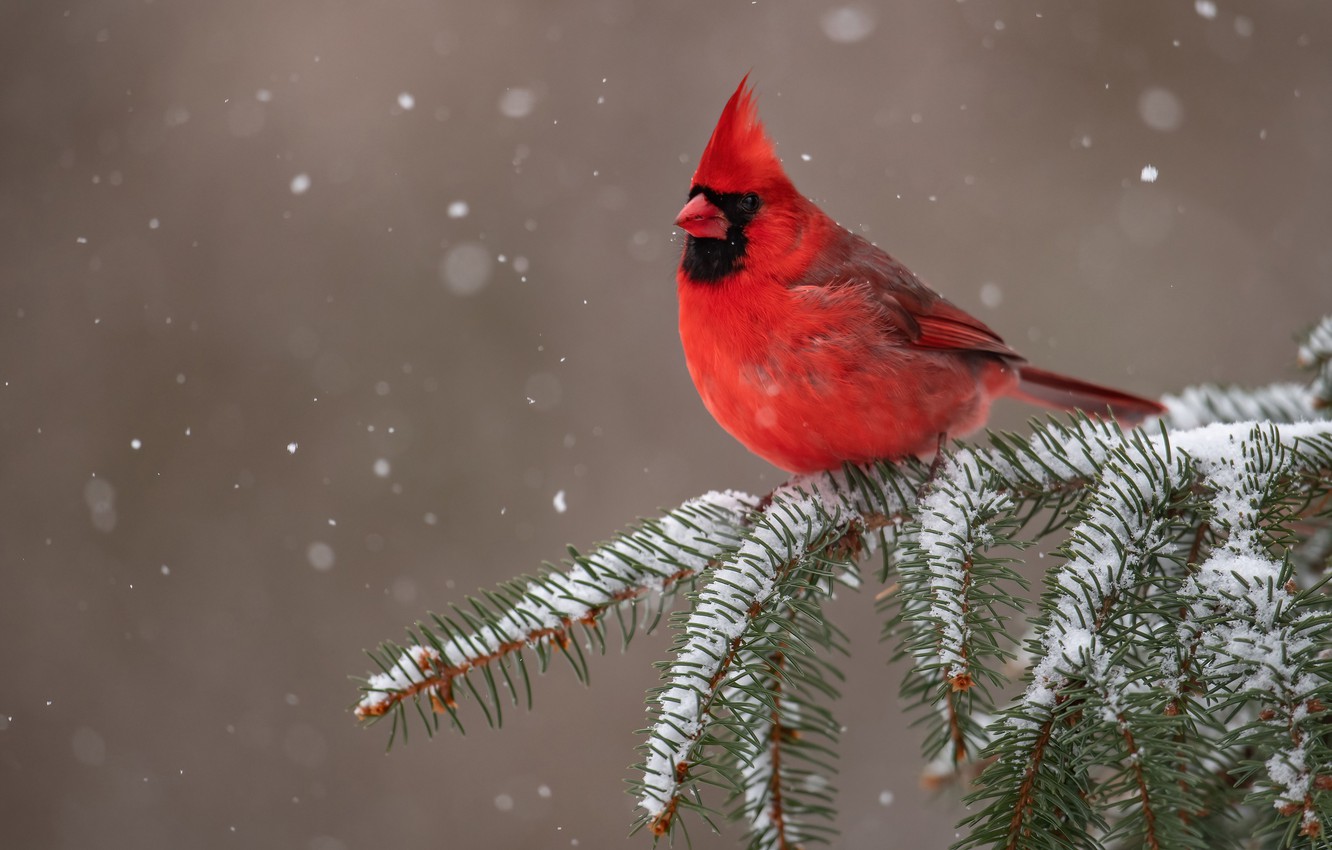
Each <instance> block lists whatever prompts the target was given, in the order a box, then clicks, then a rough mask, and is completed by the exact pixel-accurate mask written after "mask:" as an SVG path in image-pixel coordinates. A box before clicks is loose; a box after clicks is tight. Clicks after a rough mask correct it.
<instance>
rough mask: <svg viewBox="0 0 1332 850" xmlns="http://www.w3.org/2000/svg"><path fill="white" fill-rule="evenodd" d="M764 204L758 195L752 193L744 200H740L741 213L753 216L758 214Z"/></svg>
mask: <svg viewBox="0 0 1332 850" xmlns="http://www.w3.org/2000/svg"><path fill="white" fill-rule="evenodd" d="M762 203H763V202H762V201H760V200H759V196H758V195H755V194H754V193H753V192H750V193H749V194H748V195H745V196H744V197H743V198H741V199H740V211H741V212H747V213H751V214H752V213H756V212H758V208H759V206H760V205H761V204H762Z"/></svg>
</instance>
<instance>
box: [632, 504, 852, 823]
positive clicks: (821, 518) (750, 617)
mask: <svg viewBox="0 0 1332 850" xmlns="http://www.w3.org/2000/svg"><path fill="white" fill-rule="evenodd" d="M853 517H854V515H852V514H849V513H847V512H845V511H844V510H843V508H842V506H841V504H840V503H837V502H830V501H825V499H824V497H823V495H822V494H821V493H819V492H818V491H815V492H812V493H811V492H807V491H805V490H801V489H795V488H784V489H782V490H779V491H777V492H776V493H775V494H774V495H773V498H772V500H771V502H770V503H769V504H767V505H766V506H765V507H764V509H763V511H762V513H760V514H759V515H758V516H757V517H756V518H755V519H754V521H753V525H752V526H751V528H750V529H749V531H748V533H747V534H746V536H745V539H744V540H743V542H742V543H741V544H740V546H739V547H738V548H737V549H736V550H735V551H734V552H733V553H731V554H730V556H729V557H727V558H726V559H725V560H723V561H722V562H721V563H719V564H718V565H717V566H716V567H714V568H713V569H712V570H711V571H709V574H708V576H707V581H706V584H705V585H704V586H703V588H702V589H701V590H700V591H699V592H698V595H697V598H696V599H695V600H694V604H693V610H692V611H691V612H690V614H689V616H688V617H687V619H685V620H684V622H683V624H682V625H681V627H680V632H679V634H678V635H677V637H676V641H675V646H674V654H675V656H676V657H675V660H674V661H673V662H671V663H670V665H669V666H668V668H667V670H666V672H665V674H664V675H663V678H664V679H665V681H666V684H665V685H664V686H663V687H662V688H661V689H659V690H658V691H657V692H656V693H655V694H654V696H653V698H652V705H653V710H654V713H655V715H656V718H655V721H654V723H653V725H652V728H651V729H650V730H649V733H648V738H647V740H646V742H645V743H644V744H643V751H644V760H643V763H642V765H641V768H642V771H643V778H642V780H641V781H640V783H639V784H638V786H637V788H638V791H637V793H638V795H639V805H640V807H642V809H643V810H644V811H645V813H646V815H645V822H646V824H647V826H648V827H649V829H651V831H652V832H653V833H654V834H656V835H664V834H666V833H667V832H668V831H669V830H670V829H671V827H672V825H673V823H674V820H675V813H676V810H677V809H678V808H679V807H680V806H681V805H682V804H683V805H686V806H690V807H691V808H692V807H694V806H692V805H691V802H692V800H691V798H690V797H688V796H686V795H687V794H689V793H690V792H691V790H693V788H694V786H695V785H696V784H697V782H698V779H699V778H700V776H701V775H704V774H710V773H712V772H716V771H718V770H721V771H723V772H724V771H726V770H727V769H728V765H726V764H724V763H719V762H718V761H716V760H715V759H713V758H712V755H711V753H710V751H709V745H712V744H716V743H719V742H720V738H719V736H717V735H715V734H713V732H714V726H715V724H716V723H717V721H718V720H719V718H721V717H722V716H723V714H722V711H721V709H723V708H724V707H725V706H724V695H725V694H726V693H727V691H728V689H730V688H741V690H742V692H743V691H744V689H743V687H742V686H743V685H744V684H745V683H746V682H751V681H762V680H763V679H765V678H771V677H774V676H779V675H782V674H783V673H784V672H785V671H784V670H782V669H780V668H777V667H774V666H773V665H771V664H770V663H769V662H767V661H766V660H764V659H766V658H767V657H768V656H769V655H770V653H768V652H765V650H767V649H769V648H770V646H771V642H772V641H771V638H772V633H773V632H774V631H775V630H779V629H783V628H784V626H783V622H784V620H785V619H786V618H785V617H783V616H782V614H783V613H784V611H783V608H784V603H786V602H787V601H789V600H793V599H795V598H798V597H800V596H802V595H804V594H805V593H806V592H807V591H808V590H809V589H810V588H811V587H817V586H818V583H819V578H821V576H811V575H810V572H811V571H812V570H820V569H821V568H820V566H819V565H818V564H817V562H816V560H815V558H814V557H813V556H814V554H815V553H816V552H819V551H822V550H824V549H827V548H828V547H829V546H831V545H833V544H834V543H836V542H837V541H838V540H840V539H841V538H842V537H843V535H844V533H845V532H846V530H847V527H848V525H849V523H850V521H851V520H852V519H853ZM774 613H777V616H772V614H774ZM785 636H786V637H787V638H788V639H791V640H792V641H794V640H795V639H796V637H797V636H796V635H794V634H793V633H792V632H791V631H790V630H786V635H785ZM791 648H792V649H797V648H803V647H801V646H800V644H799V643H794V642H793V643H792V644H791ZM745 659H758V660H759V662H760V666H759V667H758V669H755V668H754V667H753V666H752V665H751V666H744V665H740V664H738V663H737V662H739V661H743V660H745ZM729 731H732V732H738V731H740V730H739V729H738V728H737V727H736V726H734V725H731V726H730V727H729Z"/></svg>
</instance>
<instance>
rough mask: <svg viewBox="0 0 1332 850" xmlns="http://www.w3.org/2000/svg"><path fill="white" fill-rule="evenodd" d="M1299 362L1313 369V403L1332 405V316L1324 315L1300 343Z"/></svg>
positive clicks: (1311, 388)
mask: <svg viewBox="0 0 1332 850" xmlns="http://www.w3.org/2000/svg"><path fill="white" fill-rule="evenodd" d="M1299 363H1300V365H1301V366H1303V367H1304V368H1306V369H1311V370H1313V373H1314V379H1313V386H1312V387H1310V390H1311V393H1312V395H1313V404H1314V406H1315V407H1317V408H1322V409H1327V408H1329V407H1332V316H1324V317H1323V320H1322V321H1320V322H1319V323H1318V324H1317V325H1316V326H1315V327H1314V329H1313V330H1311V331H1309V334H1308V336H1306V337H1305V339H1304V342H1303V344H1302V345H1300V352H1299Z"/></svg>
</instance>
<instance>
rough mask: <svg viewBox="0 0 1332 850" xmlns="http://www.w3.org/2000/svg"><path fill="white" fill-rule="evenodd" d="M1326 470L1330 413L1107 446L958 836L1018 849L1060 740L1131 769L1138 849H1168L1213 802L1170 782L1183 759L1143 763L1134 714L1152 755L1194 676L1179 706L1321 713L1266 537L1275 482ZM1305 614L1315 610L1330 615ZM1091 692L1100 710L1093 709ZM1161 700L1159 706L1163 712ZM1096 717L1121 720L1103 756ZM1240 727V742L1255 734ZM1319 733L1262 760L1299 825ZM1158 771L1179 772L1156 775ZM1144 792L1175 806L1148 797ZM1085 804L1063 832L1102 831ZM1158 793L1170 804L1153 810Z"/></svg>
mask: <svg viewBox="0 0 1332 850" xmlns="http://www.w3.org/2000/svg"><path fill="white" fill-rule="evenodd" d="M1330 475H1332V425H1329V424H1328V423H1325V422H1323V423H1306V424H1294V425H1285V426H1281V427H1280V429H1278V428H1277V426H1273V425H1270V424H1266V425H1264V424H1259V423H1239V424H1231V425H1212V426H1207V427H1204V428H1199V429H1195V430H1192V431H1184V432H1176V433H1173V434H1170V435H1169V436H1166V435H1160V436H1156V437H1149V436H1147V435H1145V434H1141V433H1135V434H1132V435H1129V436H1128V437H1127V438H1125V439H1124V441H1123V443H1122V444H1121V445H1120V446H1119V447H1118V448H1116V449H1115V450H1114V451H1112V452H1111V453H1110V454H1109V455H1108V456H1107V457H1106V459H1105V461H1104V463H1103V468H1102V471H1101V473H1100V476H1099V478H1098V480H1097V482H1096V485H1095V487H1094V489H1093V490H1092V492H1091V493H1090V496H1089V498H1088V500H1087V502H1086V503H1085V504H1084V507H1083V508H1082V511H1081V518H1080V520H1079V522H1078V523H1077V525H1076V526H1075V527H1074V528H1073V529H1072V531H1071V532H1070V535H1069V542H1068V543H1067V544H1066V546H1065V550H1064V551H1065V554H1066V558H1067V561H1066V563H1065V564H1064V565H1063V566H1062V567H1060V568H1059V569H1057V570H1055V571H1053V572H1052V573H1051V574H1050V575H1049V576H1047V584H1048V588H1049V590H1048V592H1047V594H1046V596H1045V598H1044V600H1043V601H1042V609H1043V611H1044V618H1043V620H1042V623H1041V626H1040V628H1039V631H1038V648H1037V650H1036V659H1035V662H1034V666H1033V669H1032V680H1031V683H1030V685H1029V686H1028V688H1027V691H1026V693H1025V695H1024V697H1023V698H1022V699H1021V700H1020V701H1019V702H1018V703H1017V704H1016V705H1015V706H1014V707H1013V708H1012V709H1010V710H1009V711H1008V712H1006V713H1005V714H1004V716H1003V717H1002V718H1001V719H1000V720H999V721H998V722H997V723H996V724H995V725H994V726H992V727H991V730H990V731H991V732H993V733H994V734H995V741H994V743H993V745H992V751H993V752H995V753H1003V754H1004V758H1002V759H1001V760H1000V761H999V762H998V763H997V764H996V765H995V766H994V770H992V771H991V772H988V773H987V774H986V777H985V780H986V782H987V786H988V787H987V788H986V789H985V790H983V791H982V792H981V796H982V797H988V798H989V799H990V800H991V805H990V806H989V807H988V808H987V810H986V812H985V813H984V814H982V815H981V816H978V818H977V820H978V822H982V821H984V822H985V824H984V825H985V828H982V829H978V830H977V832H975V833H973V835H972V836H971V838H970V839H969V840H970V841H973V842H976V843H983V842H984V841H988V840H994V839H999V840H1000V843H1001V844H1002V846H1008V847H1017V846H1026V844H1025V843H1024V842H1025V840H1026V839H1024V838H1022V836H1024V835H1030V833H1031V831H1032V830H1039V829H1040V828H1041V827H1038V824H1040V823H1041V822H1042V821H1041V819H1042V818H1043V817H1044V816H1043V815H1042V814H1041V810H1042V808H1043V806H1045V805H1048V804H1049V801H1048V799H1046V798H1047V797H1048V795H1049V794H1050V793H1053V789H1051V788H1050V787H1048V785H1044V784H1042V783H1044V782H1045V779H1044V777H1045V775H1046V774H1047V773H1048V768H1047V767H1045V765H1046V764H1048V763H1049V760H1050V759H1051V758H1053V757H1056V756H1055V754H1058V755H1057V757H1058V758H1059V760H1060V761H1061V762H1062V763H1064V764H1066V765H1077V766H1078V771H1079V774H1080V775H1082V776H1084V777H1086V776H1089V771H1090V769H1091V768H1092V767H1093V766H1095V765H1096V764H1100V763H1103V762H1102V761H1099V760H1098V758H1099V759H1105V760H1106V761H1105V762H1104V763H1106V764H1107V766H1109V767H1112V768H1114V769H1115V770H1117V771H1119V774H1120V775H1122V776H1125V777H1127V778H1126V779H1125V780H1124V782H1125V784H1126V787H1133V788H1135V793H1136V795H1137V796H1138V805H1137V807H1136V809H1135V810H1134V812H1135V814H1134V820H1133V822H1134V823H1136V824H1137V827H1136V828H1137V829H1138V830H1139V831H1140V832H1142V833H1143V834H1142V835H1140V836H1139V837H1140V838H1143V839H1144V840H1145V841H1146V843H1147V845H1148V846H1174V844H1173V843H1172V842H1177V841H1179V840H1182V839H1181V838H1180V835H1181V833H1180V830H1185V831H1187V830H1188V829H1190V828H1191V827H1190V826H1189V823H1190V822H1189V820H1188V819H1187V818H1185V819H1184V820H1182V821H1181V819H1180V816H1181V815H1183V814H1185V813H1187V812H1189V811H1201V810H1205V809H1206V808H1207V806H1205V805H1202V804H1200V802H1199V801H1198V800H1192V801H1187V802H1182V801H1181V798H1182V797H1183V796H1187V790H1185V791H1181V783H1180V782H1179V781H1178V777H1179V776H1180V775H1182V774H1181V772H1180V771H1179V770H1173V767H1172V765H1173V764H1174V762H1171V761H1170V759H1165V760H1160V762H1159V763H1153V762H1150V761H1147V762H1144V761H1143V759H1144V758H1145V757H1144V756H1143V755H1142V754H1141V752H1140V747H1141V744H1142V739H1141V737H1139V738H1136V739H1135V738H1134V737H1133V735H1134V730H1135V729H1138V730H1146V731H1147V732H1149V733H1150V732H1155V733H1156V734H1157V738H1156V741H1155V743H1154V746H1155V747H1156V748H1157V749H1158V750H1159V751H1160V753H1161V754H1164V755H1171V754H1174V753H1178V752H1182V751H1183V750H1182V748H1181V747H1182V745H1181V744H1180V743H1178V736H1177V731H1172V730H1169V729H1168V728H1167V727H1168V726H1169V723H1170V722H1171V721H1169V719H1168V718H1170V717H1173V716H1175V714H1176V713H1177V712H1178V710H1179V709H1178V706H1179V704H1180V703H1179V701H1178V697H1180V695H1181V693H1183V692H1185V691H1191V690H1193V689H1196V688H1197V687H1198V684H1197V683H1198V682H1199V681H1201V680H1203V679H1205V680H1206V681H1207V682H1208V683H1209V687H1210V691H1209V692H1208V693H1207V694H1206V695H1205V696H1204V698H1203V699H1201V700H1199V699H1195V700H1194V701H1193V702H1192V703H1191V704H1192V705H1194V706H1197V707H1198V709H1199V713H1200V715H1201V718H1202V720H1203V722H1204V723H1205V722H1210V718H1211V716H1212V715H1211V712H1212V711H1213V710H1214V709H1215V708H1216V706H1217V705H1218V704H1219V703H1220V702H1222V701H1224V700H1225V699H1227V698H1230V699H1233V698H1235V695H1236V694H1240V695H1241V697H1240V698H1241V700H1242V701H1247V700H1258V701H1260V702H1263V703H1264V704H1266V705H1267V706H1268V708H1267V709H1265V710H1266V711H1267V712H1269V713H1270V714H1271V717H1272V719H1273V721H1274V722H1276V721H1278V720H1283V721H1284V722H1286V723H1287V725H1288V726H1293V725H1295V724H1296V723H1297V722H1301V721H1306V720H1307V719H1308V718H1309V717H1313V718H1314V720H1312V721H1309V722H1315V721H1316V722H1318V723H1321V722H1322V714H1321V710H1320V711H1319V712H1314V711H1312V710H1311V709H1310V700H1311V699H1313V697H1312V694H1313V692H1314V691H1315V690H1316V689H1317V688H1320V687H1321V688H1323V689H1324V690H1326V689H1327V686H1328V682H1327V680H1326V679H1325V678H1324V679H1322V680H1318V681H1315V680H1314V679H1312V678H1309V676H1308V675H1307V674H1306V675H1303V676H1300V675H1296V673H1297V671H1299V670H1300V669H1301V668H1302V665H1307V664H1309V663H1311V662H1312V660H1313V659H1314V658H1315V657H1316V654H1315V653H1311V652H1310V651H1309V650H1310V644H1309V640H1308V638H1307V637H1302V636H1301V632H1302V629H1301V626H1300V623H1301V616H1305V615H1300V616H1296V615H1295V613H1294V612H1295V611H1296V608H1297V606H1295V605H1293V604H1292V603H1293V600H1294V594H1295V590H1294V588H1293V587H1287V586H1286V581H1287V579H1288V576H1289V572H1290V571H1289V569H1288V568H1287V567H1286V566H1285V564H1284V562H1283V560H1282V559H1281V558H1274V557H1273V556H1272V554H1270V553H1269V547H1271V546H1272V545H1273V543H1274V542H1276V540H1277V536H1278V531H1277V530H1278V529H1279V528H1280V527H1281V523H1282V521H1283V518H1284V515H1283V514H1282V513H1281V508H1282V505H1284V504H1285V502H1283V501H1282V500H1281V499H1278V498H1274V496H1273V494H1278V493H1283V494H1286V496H1285V500H1286V502H1288V501H1289V500H1290V495H1289V494H1290V493H1291V492H1292V491H1293V492H1295V493H1296V498H1297V499H1298V498H1299V496H1298V494H1299V493H1300V492H1301V491H1303V492H1312V491H1313V490H1318V491H1320V492H1321V493H1322V494H1323V495H1324V496H1325V495H1326V493H1327V490H1328V483H1329V482H1328V477H1329V476H1330ZM1287 507H1288V505H1287ZM1195 512H1201V513H1202V514H1203V515H1205V516H1206V517H1207V518H1208V519H1207V523H1208V524H1210V525H1211V526H1212V528H1213V529H1214V531H1215V533H1218V534H1221V535H1224V537H1225V542H1224V544H1223V545H1220V546H1217V547H1216V548H1215V549H1214V551H1213V552H1212V553H1211V555H1210V556H1209V557H1207V558H1206V559H1205V560H1204V561H1203V562H1202V563H1201V564H1197V565H1194V564H1192V563H1189V562H1190V561H1191V560H1192V559H1191V558H1190V557H1188V556H1186V555H1184V554H1183V553H1184V552H1185V551H1187V548H1186V547H1184V546H1183V543H1182V541H1183V538H1184V537H1185V534H1186V532H1187V531H1189V530H1191V526H1190V525H1189V524H1188V523H1184V522H1181V518H1182V517H1184V516H1186V515H1191V514H1193V513H1195ZM1193 551H1196V546H1195V547H1194V548H1193ZM1175 587H1178V588H1179V590H1172V589H1171V588H1175ZM1324 599H1325V597H1322V596H1321V595H1319V596H1318V597H1317V600H1318V602H1317V604H1318V605H1325V603H1324V602H1323V601H1322V600H1324ZM1181 602H1183V603H1184V604H1183V605H1181ZM1181 610H1183V611H1184V612H1185V613H1184V615H1183V616H1184V620H1183V621H1182V622H1181V621H1180V614H1179V612H1180V611H1181ZM1307 616H1308V617H1314V615H1312V614H1309V615H1307ZM1316 619H1317V620H1318V621H1319V622H1323V621H1325V620H1326V615H1325V612H1323V614H1321V615H1320V616H1318V617H1316ZM1303 631H1306V632H1307V628H1306V629H1304V630H1303ZM1153 643H1157V644H1159V643H1164V644H1165V645H1166V646H1170V645H1173V644H1181V646H1179V648H1177V650H1176V654H1175V656H1174V657H1173V658H1168V657H1167V658H1164V659H1163V657H1162V656H1161V655H1160V654H1159V650H1158V651H1157V652H1155V653H1149V652H1147V651H1146V650H1147V649H1148V648H1149V647H1151V645H1152V644H1153ZM1190 644H1192V645H1196V647H1197V649H1196V652H1195V650H1194V647H1193V646H1191V645H1190ZM1291 659H1299V660H1298V661H1292V660H1291ZM1246 664H1247V665H1249V666H1248V668H1246V667H1245V665H1246ZM1239 670H1245V672H1244V673H1243V674H1242V675H1241V673H1240V672H1238V671H1239ZM1221 671H1224V673H1222V672H1221ZM1300 700H1303V701H1304V702H1303V703H1300ZM1319 705H1321V703H1320V704H1319ZM1094 706H1099V710H1098V711H1091V710H1090V709H1092V708H1093V707H1094ZM1148 706H1152V707H1154V709H1153V708H1147V707H1148ZM1161 706H1165V707H1166V708H1167V709H1169V710H1167V711H1166V712H1165V714H1164V715H1162V713H1161V710H1160V707H1161ZM1172 706H1173V707H1174V708H1171V707H1172ZM1301 706H1303V707H1302V708H1301ZM1135 717H1136V718H1138V719H1137V720H1134V719H1133V718H1135ZM1162 717H1164V718H1166V719H1165V720H1162V719H1161V718H1162ZM1143 718H1147V721H1146V722H1144V720H1143ZM1099 722H1104V723H1108V724H1109V725H1110V728H1112V729H1114V730H1118V732H1117V734H1119V735H1120V736H1121V737H1123V738H1124V741H1125V748H1124V749H1121V750H1120V751H1119V752H1118V753H1117V754H1115V755H1113V756H1108V755H1106V753H1108V752H1109V751H1103V752H1102V753H1101V754H1100V755H1099V756H1097V755H1096V754H1095V753H1094V752H1093V751H1092V749H1091V747H1092V746H1093V742H1096V741H1098V740H1099V741H1104V740H1105V738H1104V736H1101V737H1099V738H1098V737H1097V736H1094V735H1090V734H1088V733H1087V732H1086V731H1085V728H1086V727H1087V725H1088V724H1089V723H1091V724H1095V723H1099ZM1191 722H1193V723H1196V722H1198V718H1194V719H1193V720H1192V721H1191ZM1162 730H1165V734H1162ZM1236 734H1241V733H1236ZM1252 737H1253V736H1252V735H1249V736H1248V737H1247V738H1245V743H1250V744H1251V743H1253V741H1252ZM1313 739H1314V736H1313V734H1312V732H1308V731H1306V732H1305V733H1303V734H1297V733H1292V734H1291V741H1292V742H1293V745H1292V746H1289V747H1286V748H1284V749H1283V750H1282V752H1280V753H1278V754H1276V755H1274V756H1273V759H1275V761H1274V760H1273V759H1269V761H1268V774H1269V782H1270V784H1271V785H1272V786H1275V787H1276V788H1277V790H1276V792H1275V805H1277V807H1278V808H1279V809H1281V811H1283V813H1294V811H1298V812H1299V813H1300V814H1301V816H1302V818H1304V819H1305V820H1304V821H1303V822H1302V824H1301V828H1302V829H1303V830H1304V831H1305V834H1308V835H1313V834H1316V833H1317V832H1318V831H1319V830H1320V829H1321V824H1319V823H1318V822H1317V814H1316V809H1315V807H1314V805H1313V802H1312V798H1311V797H1309V796H1308V795H1307V794H1305V793H1304V792H1306V791H1307V789H1308V788H1309V787H1310V784H1311V783H1312V782H1313V776H1312V775H1311V773H1310V771H1308V770H1305V769H1303V768H1301V767H1298V766H1301V765H1305V764H1308V763H1309V760H1308V759H1307V758H1305V755H1306V754H1305V753H1304V752H1303V751H1302V750H1301V748H1300V744H1301V742H1304V741H1309V740H1313ZM1171 757H1172V758H1175V756H1173V755H1172V756H1171ZM1161 768H1165V770H1162V769H1161ZM1166 771H1173V772H1170V773H1169V775H1168V781H1167V778H1166V777H1167V774H1166ZM1065 781H1068V778H1066V780H1065ZM1154 798H1155V802H1156V803H1160V802H1161V800H1162V799H1168V800H1171V801H1172V803H1171V805H1169V806H1166V807H1162V806H1160V805H1155V806H1154V804H1153V802H1154ZM1091 803H1092V798H1091V796H1090V795H1087V796H1084V797H1082V798H1080V799H1079V801H1078V802H1077V804H1076V805H1070V806H1068V807H1067V808H1066V809H1065V817H1066V818H1068V822H1067V823H1066V824H1065V825H1064V827H1063V829H1075V830H1082V829H1090V828H1092V827H1093V826H1094V825H1096V824H1097V823H1100V824H1101V827H1098V828H1104V822H1102V821H1100V820H1099V817H1100V816H1099V815H1098V814H1097V813H1096V812H1095V811H1094V810H1093V809H1091V808H1090V806H1091ZM1163 808H1165V809H1168V810H1169V812H1170V817H1168V818H1163V817H1160V816H1159V815H1160V814H1161V810H1162V809H1163ZM1292 808H1293V811H1292ZM1047 828H1048V827H1047ZM1172 834H1173V838H1170V839H1169V840H1167V838H1166V837H1167V836H1169V835H1172Z"/></svg>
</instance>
